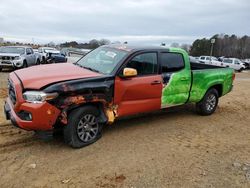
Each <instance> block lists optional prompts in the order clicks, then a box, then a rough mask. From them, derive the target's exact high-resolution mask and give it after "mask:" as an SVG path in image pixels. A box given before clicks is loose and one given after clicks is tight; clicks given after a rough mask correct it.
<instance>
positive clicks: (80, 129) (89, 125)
mask: <svg viewBox="0 0 250 188" xmlns="http://www.w3.org/2000/svg"><path fill="white" fill-rule="evenodd" d="M98 128H99V126H98V122H97V121H96V117H95V116H94V115H92V114H86V115H85V116H83V118H81V119H80V121H79V123H78V125H77V135H78V137H79V139H80V140H81V141H83V142H89V141H92V140H93V139H95V137H96V136H97V133H98Z"/></svg>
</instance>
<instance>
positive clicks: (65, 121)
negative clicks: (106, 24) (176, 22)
mask: <svg viewBox="0 0 250 188" xmlns="http://www.w3.org/2000/svg"><path fill="white" fill-rule="evenodd" d="M233 79H234V71H233V70H232V69H230V68H223V67H215V66H211V65H205V64H197V63H190V61H189V56H188V54H187V53H186V52H185V51H183V50H181V49H175V48H169V49H168V48H164V47H131V46H124V45H110V46H102V47H99V48H97V49H95V50H93V51H91V52H89V53H88V54H87V55H85V56H84V57H82V58H81V59H80V60H79V61H78V62H76V63H74V64H70V63H64V64H51V65H40V66H35V67H29V68H25V69H22V70H17V71H14V72H12V73H10V76H9V81H8V87H9V96H8V98H7V100H6V103H5V106H4V111H5V113H6V118H7V119H10V120H11V121H12V123H13V124H14V125H16V126H18V127H20V128H22V129H26V130H33V131H44V132H52V131H54V130H55V129H57V128H63V132H64V138H65V141H66V143H68V144H69V145H71V146H72V147H76V148H79V147H83V146H86V145H89V144H91V143H93V142H95V141H96V140H98V139H99V138H100V136H101V131H102V127H103V125H104V124H110V123H113V122H114V120H115V119H117V118H120V117H124V116H129V115H134V114H138V113H144V112H150V111H154V110H159V109H162V108H168V107H171V106H177V105H182V104H186V103H196V108H197V112H198V113H199V114H201V115H210V114H212V113H213V112H214V111H215V110H216V107H217V104H218V100H219V97H221V96H223V95H225V94H227V93H228V92H230V91H231V89H232V84H233ZM166 123H167V122H166Z"/></svg>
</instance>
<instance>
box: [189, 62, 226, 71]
mask: <svg viewBox="0 0 250 188" xmlns="http://www.w3.org/2000/svg"><path fill="white" fill-rule="evenodd" d="M190 65H191V70H201V69H219V68H225V67H219V66H215V65H208V64H203V63H193V62H190Z"/></svg>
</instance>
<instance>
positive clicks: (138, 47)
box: [103, 44, 169, 52]
mask: <svg viewBox="0 0 250 188" xmlns="http://www.w3.org/2000/svg"><path fill="white" fill-rule="evenodd" d="M103 47H109V48H116V49H120V50H125V51H131V52H132V51H141V50H167V51H169V48H167V47H164V46H142V45H126V44H111V45H104V46H103Z"/></svg>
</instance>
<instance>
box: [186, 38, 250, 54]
mask: <svg viewBox="0 0 250 188" xmlns="http://www.w3.org/2000/svg"><path fill="white" fill-rule="evenodd" d="M212 39H215V43H214V45H213V53H212V55H213V56H216V57H221V56H225V57H235V58H240V59H246V58H250V36H247V35H245V36H243V37H238V36H236V35H231V36H229V35H226V34H217V35H214V36H213V37H211V38H209V39H206V38H203V39H197V40H195V41H194V42H193V44H192V46H191V47H190V50H189V53H190V55H192V56H201V55H210V50H211V47H212V44H211V40H212Z"/></svg>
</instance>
